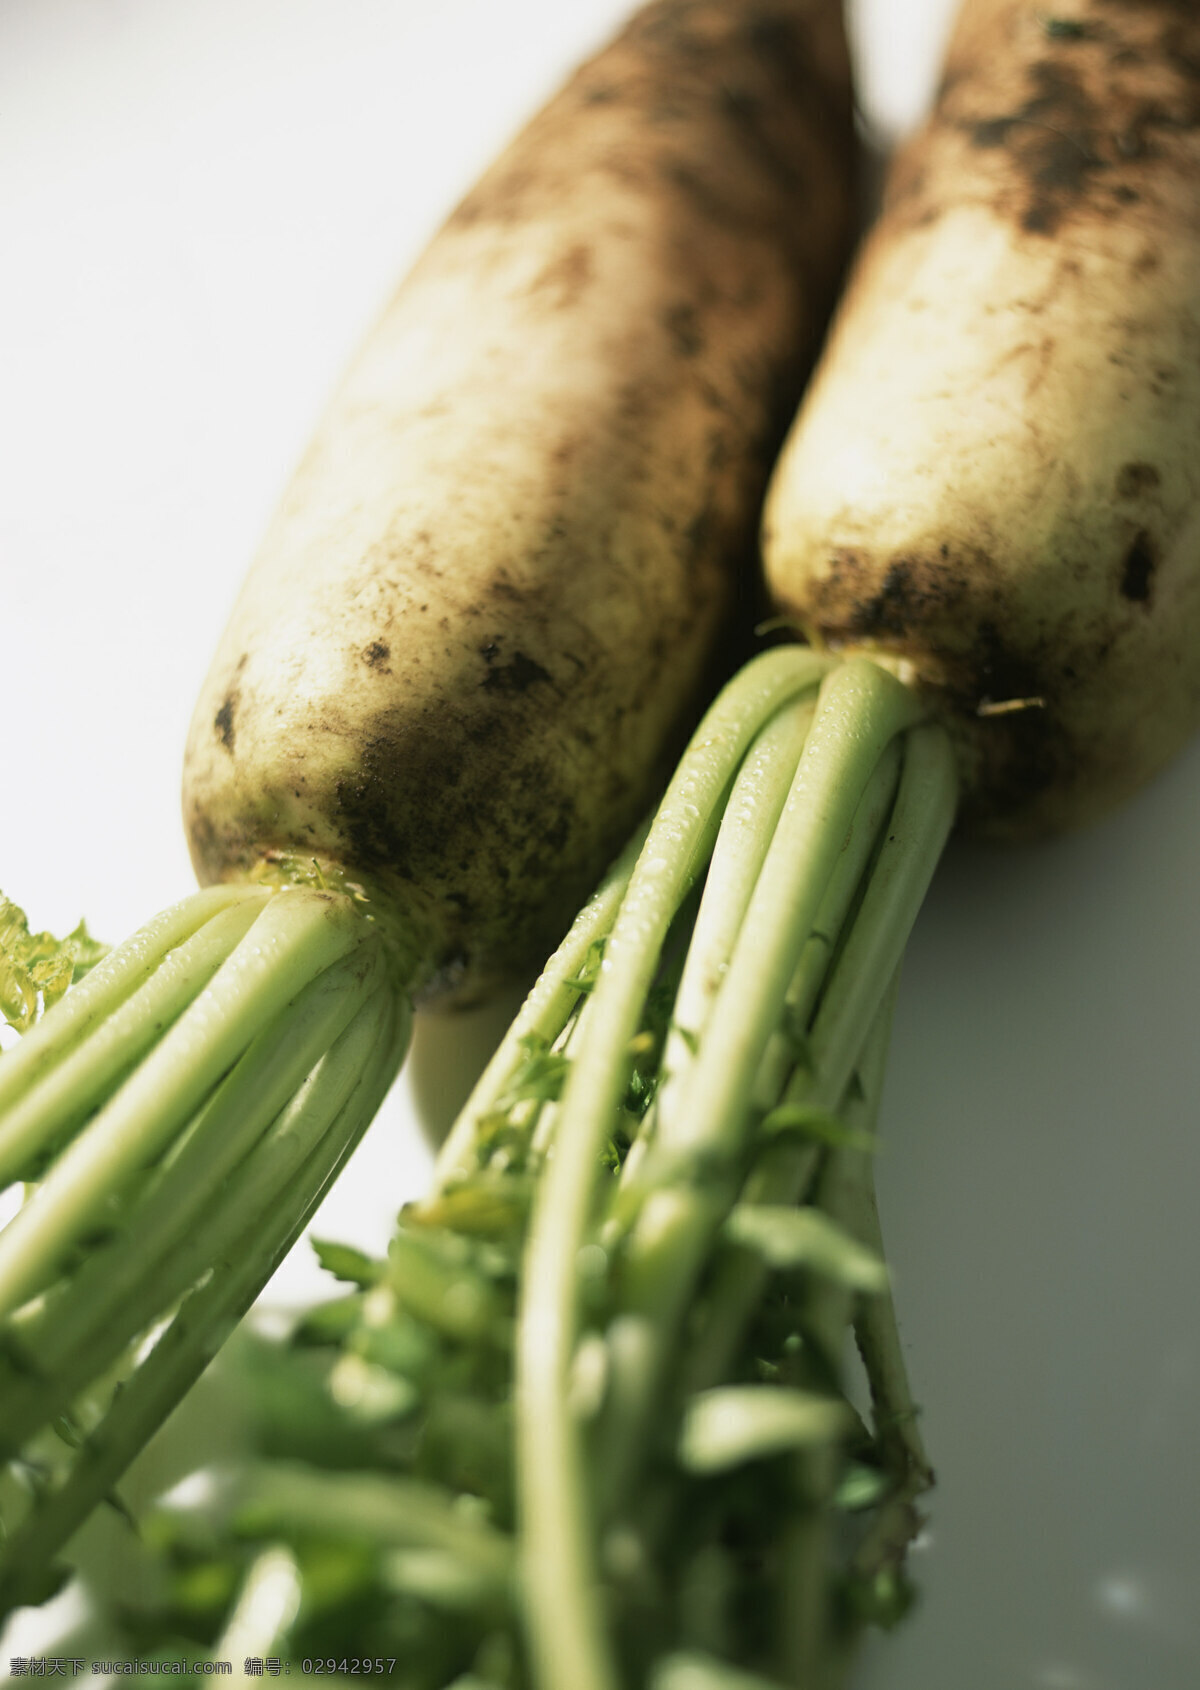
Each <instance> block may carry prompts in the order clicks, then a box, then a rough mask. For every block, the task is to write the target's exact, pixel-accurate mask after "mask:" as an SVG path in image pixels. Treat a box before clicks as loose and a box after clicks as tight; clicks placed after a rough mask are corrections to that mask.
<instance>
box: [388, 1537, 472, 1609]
mask: <svg viewBox="0 0 1200 1690" xmlns="http://www.w3.org/2000/svg"><path fill="white" fill-rule="evenodd" d="M382 1579H383V1583H384V1584H385V1585H387V1586H388V1588H389V1589H391V1590H395V1591H398V1592H400V1593H401V1594H403V1595H406V1596H415V1597H416V1598H417V1599H418V1600H419V1601H421V1602H428V1603H429V1604H430V1606H431V1607H434V1608H443V1609H449V1610H450V1611H452V1612H453V1611H455V1610H459V1611H465V1612H467V1613H470V1612H472V1611H473V1610H475V1609H477V1608H478V1607H479V1606H480V1605H481V1604H482V1603H485V1602H488V1601H489V1600H491V1599H492V1598H493V1597H494V1595H495V1581H494V1580H493V1579H490V1578H487V1577H484V1576H483V1575H481V1573H480V1572H479V1570H478V1569H477V1568H475V1567H472V1566H471V1565H470V1564H469V1563H467V1562H464V1561H462V1560H460V1558H459V1557H458V1556H456V1555H451V1554H450V1553H449V1551H448V1550H445V1549H396V1550H393V1551H391V1553H389V1554H388V1555H386V1556H385V1557H384V1560H383V1566H382Z"/></svg>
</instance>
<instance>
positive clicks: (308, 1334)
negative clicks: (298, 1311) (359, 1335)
mask: <svg viewBox="0 0 1200 1690" xmlns="http://www.w3.org/2000/svg"><path fill="white" fill-rule="evenodd" d="M362 1306H363V1297H362V1292H361V1291H348V1292H347V1293H346V1295H345V1296H344V1297H331V1298H330V1299H329V1301H328V1302H325V1303H314V1304H313V1306H312V1308H310V1309H306V1310H305V1311H304V1315H303V1316H302V1318H301V1319H300V1320H299V1321H298V1323H297V1324H296V1326H295V1327H294V1328H293V1330H292V1332H291V1334H290V1336H289V1339H288V1342H289V1343H291V1344H293V1345H295V1347H296V1348H297V1349H306V1348H309V1347H313V1348H316V1347H319V1346H320V1345H323V1344H340V1343H341V1342H342V1341H343V1340H344V1339H346V1338H348V1337H349V1336H350V1334H351V1333H352V1332H353V1331H354V1330H355V1328H356V1327H357V1326H358V1324H359V1322H360V1320H361V1319H362Z"/></svg>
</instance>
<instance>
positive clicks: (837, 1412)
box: [679, 1385, 853, 1473]
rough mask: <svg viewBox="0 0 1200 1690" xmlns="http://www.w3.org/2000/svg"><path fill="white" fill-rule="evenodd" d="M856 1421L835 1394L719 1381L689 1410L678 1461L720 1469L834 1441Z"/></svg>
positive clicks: (694, 1469) (695, 1468)
mask: <svg viewBox="0 0 1200 1690" xmlns="http://www.w3.org/2000/svg"><path fill="white" fill-rule="evenodd" d="M852 1424H853V1416H852V1414H851V1413H850V1410H849V1409H848V1408H847V1407H846V1405H845V1403H843V1402H839V1401H837V1400H836V1399H835V1398H833V1397H822V1396H817V1395H816V1394H815V1393H813V1392H811V1391H797V1390H791V1389H786V1388H784V1387H781V1386H775V1385H719V1386H717V1387H716V1388H715V1389H713V1390H711V1391H702V1392H701V1393H700V1394H699V1395H698V1396H695V1397H693V1398H692V1400H691V1402H690V1403H689V1404H688V1406H687V1408H686V1409H685V1411H684V1420H683V1429H682V1432H681V1434H680V1439H679V1459H680V1461H681V1462H682V1463H683V1465H684V1467H686V1468H687V1469H688V1471H689V1472H691V1473H720V1472H724V1471H726V1470H727V1469H728V1468H730V1467H740V1466H742V1465H743V1464H744V1463H745V1462H747V1461H759V1460H762V1459H764V1458H765V1457H767V1456H772V1455H779V1454H781V1453H783V1452H784V1451H785V1450H793V1449H811V1448H812V1447H813V1446H814V1445H818V1444H827V1443H832V1442H834V1441H836V1440H837V1439H839V1438H841V1437H842V1435H843V1434H844V1433H845V1432H847V1431H848V1430H849V1429H850V1427H851V1426H852Z"/></svg>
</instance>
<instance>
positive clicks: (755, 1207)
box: [725, 1203, 888, 1291]
mask: <svg viewBox="0 0 1200 1690" xmlns="http://www.w3.org/2000/svg"><path fill="white" fill-rule="evenodd" d="M725 1236H726V1238H727V1239H729V1240H730V1241H731V1242H732V1243H734V1244H740V1245H742V1246H743V1247H744V1248H745V1249H748V1250H754V1251H755V1252H756V1253H757V1254H758V1255H760V1256H761V1257H762V1258H763V1260H764V1261H765V1262H766V1263H767V1264H768V1266H770V1267H773V1268H798V1267H799V1268H810V1269H811V1270H812V1271H813V1272H814V1273H819V1274H821V1275H822V1276H823V1277H824V1278H826V1279H832V1280H834V1281H835V1283H837V1284H838V1285H844V1286H846V1288H847V1289H848V1290H850V1291H883V1290H886V1288H887V1283H888V1272H887V1268H886V1267H885V1266H884V1264H883V1263H882V1262H881V1261H880V1259H879V1257H878V1256H877V1255H876V1254H875V1253H874V1251H872V1250H868V1249H867V1248H866V1246H865V1245H863V1244H860V1243H859V1242H858V1240H857V1239H856V1238H852V1237H851V1236H850V1234H849V1233H848V1232H847V1231H846V1230H845V1229H844V1228H843V1227H841V1226H839V1225H838V1223H837V1222H836V1221H834V1220H830V1218H829V1216H828V1215H826V1214H823V1213H822V1211H821V1210H820V1209H812V1208H803V1209H793V1208H789V1207H787V1206H786V1205H784V1204H775V1203H739V1204H738V1205H737V1206H736V1207H735V1208H734V1209H733V1210H732V1212H731V1213H730V1215H729V1218H728V1220H727V1221H726V1222H725Z"/></svg>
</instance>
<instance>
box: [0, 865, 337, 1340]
mask: <svg viewBox="0 0 1200 1690" xmlns="http://www.w3.org/2000/svg"><path fill="white" fill-rule="evenodd" d="M240 914H241V910H240V909H234V910H231V911H228V912H226V914H225V915H221V916H217V917H215V918H214V921H213V922H212V923H211V924H210V925H211V926H215V925H216V924H217V923H219V922H224V921H225V920H227V919H229V918H231V917H234V916H240ZM366 932H369V929H368V928H367V927H366V924H365V923H364V921H363V918H362V916H361V915H360V913H359V912H358V910H357V908H356V906H355V905H354V904H352V903H351V902H350V901H349V900H348V899H345V898H342V897H337V896H334V895H331V894H327V893H320V892H301V891H285V892H280V893H278V894H276V895H274V896H273V897H270V898H269V899H267V900H266V902H265V903H264V904H263V906H262V907H261V912H260V913H259V914H258V916H257V918H256V919H255V920H254V925H253V928H252V929H251V931H250V932H249V933H248V934H247V935H246V937H245V938H244V939H243V940H242V941H241V943H240V944H238V946H237V948H236V949H235V950H234V951H233V954H232V955H231V956H229V957H228V958H227V960H225V961H224V962H222V963H221V965H220V967H219V969H218V970H217V971H216V972H215V973H214V974H213V976H212V980H211V985H210V986H209V989H208V991H207V992H205V993H204V994H203V995H202V996H200V997H199V998H198V999H197V1000H196V1001H195V1002H193V1003H191V1004H190V1007H189V1008H188V1009H187V1010H185V1012H184V1013H183V1014H182V1016H180V1018H179V1019H178V1020H177V1021H175V1022H174V1024H173V1025H172V1026H171V1027H170V1028H169V1029H168V1031H167V1032H166V1034H165V1035H164V1036H163V1037H162V1039H161V1040H160V1042H159V1043H158V1044H157V1045H155V1047H154V1048H153V1049H152V1050H151V1051H150V1053H149V1054H148V1055H147V1056H146V1058H145V1060H144V1061H143V1062H141V1064H140V1065H139V1066H138V1067H137V1068H136V1069H135V1070H134V1072H133V1073H132V1074H131V1075H130V1077H129V1079H128V1080H126V1082H125V1084H124V1085H123V1086H122V1087H121V1088H120V1090H119V1091H118V1092H117V1093H116V1094H115V1095H114V1096H113V1097H112V1098H111V1099H110V1101H109V1102H108V1104H107V1105H105V1107H104V1108H102V1109H101V1110H100V1112H99V1113H98V1114H97V1115H96V1116H95V1117H94V1118H93V1119H92V1120H91V1121H90V1122H89V1124H88V1126H87V1127H86V1128H85V1129H84V1130H83V1131H82V1132H81V1133H80V1134H79V1135H78V1137H77V1138H76V1139H75V1140H74V1141H73V1143H72V1144H71V1145H70V1146H69V1147H68V1148H67V1150H66V1151H64V1153H63V1154H62V1156H61V1157H60V1158H59V1160H58V1161H57V1162H56V1163H55V1164H54V1166H53V1167H52V1168H51V1170H50V1172H49V1173H48V1174H47V1176H46V1178H45V1180H44V1181H43V1182H42V1184H41V1185H40V1186H39V1187H38V1189H37V1190H36V1191H35V1192H34V1195H33V1196H32V1198H31V1199H30V1201H29V1202H28V1203H27V1204H26V1205H25V1207H24V1208H23V1209H22V1210H21V1211H20V1212H19V1213H18V1214H17V1215H16V1217H15V1218H14V1219H13V1221H12V1222H10V1224H9V1225H8V1226H7V1227H6V1228H5V1230H4V1232H3V1233H0V1315H2V1314H5V1313H10V1312H11V1311H12V1310H14V1309H16V1308H19V1307H20V1305H21V1304H22V1303H23V1302H25V1301H26V1300H27V1299H28V1298H29V1297H31V1296H33V1295H34V1294H35V1293H36V1292H38V1291H40V1290H42V1289H43V1287H44V1286H45V1285H46V1284H47V1283H48V1282H49V1281H50V1280H51V1279H52V1278H53V1276H54V1274H55V1272H56V1270H57V1268H58V1266H59V1263H60V1262H61V1261H62V1260H63V1258H64V1257H65V1256H66V1255H67V1254H68V1253H69V1251H70V1250H71V1249H72V1248H73V1247H74V1246H75V1245H77V1244H78V1243H79V1242H80V1241H81V1239H82V1238H83V1237H84V1236H85V1235H86V1234H87V1233H88V1231H89V1230H91V1229H92V1228H93V1227H95V1226H96V1225H97V1224H98V1223H99V1222H101V1221H102V1220H103V1219H104V1216H105V1211H106V1208H107V1206H108V1204H109V1201H110V1199H111V1197H112V1196H113V1194H115V1193H116V1192H117V1191H119V1190H120V1188H121V1187H122V1185H123V1184H124V1183H125V1182H126V1181H127V1180H128V1179H129V1177H130V1176H131V1175H132V1174H133V1173H135V1172H136V1170H137V1169H138V1168H140V1167H144V1166H146V1165H147V1164H148V1163H149V1162H151V1161H152V1160H153V1159H154V1158H155V1157H156V1156H158V1155H160V1154H161V1153H162V1151H163V1150H164V1148H165V1147H166V1145H167V1144H168V1143H169V1141H170V1139H171V1137H172V1136H173V1135H174V1134H175V1133H177V1132H178V1131H179V1130H180V1129H181V1128H183V1127H184V1126H185V1125H186V1124H187V1122H188V1120H189V1119H190V1118H191V1116H192V1115H193V1114H194V1112H195V1109H196V1105H197V1102H198V1101H201V1100H203V1099H204V1098H205V1097H206V1096H207V1095H208V1093H209V1092H210V1091H211V1090H212V1088H213V1087H214V1086H215V1085H216V1084H217V1082H218V1081H219V1080H220V1079H221V1077H222V1076H223V1075H224V1074H225V1073H226V1072H227V1071H228V1069H229V1068H230V1067H231V1066H232V1065H233V1063H235V1062H236V1061H237V1059H238V1058H239V1057H240V1056H241V1055H242V1053H243V1052H244V1051H245V1050H246V1048H247V1046H248V1045H249V1044H250V1043H251V1041H252V1040H253V1039H254V1038H255V1037H256V1035H257V1034H258V1033H259V1032H261V1031H262V1029H263V1028H264V1027H265V1026H267V1025H268V1024H269V1023H270V1022H271V1021H273V1020H274V1019H275V1018H276V1017H277V1016H279V1015H280V1014H281V1012H282V1011H283V1010H284V1009H285V1007H286V1005H287V1003H288V1000H289V999H290V998H291V997H293V996H294V995H295V993H296V990H297V987H298V986H299V985H301V984H303V983H304V982H306V981H307V980H309V979H311V978H313V977H314V976H315V975H317V974H319V973H320V972H321V971H322V970H324V969H325V968H327V967H329V966H330V965H331V964H332V963H334V962H336V961H337V960H338V958H339V957H341V956H344V955H345V954H346V952H347V951H348V950H350V949H351V947H352V946H354V945H356V944H357V943H359V942H361V940H362V939H363V937H364V934H365V933H366ZM184 948H186V947H184ZM169 963H170V959H168V962H167V963H164V965H163V968H162V969H160V971H159V973H160V974H161V973H162V972H163V971H164V970H165V969H166V968H167V967H168V966H169ZM153 984H154V981H153V980H152V981H151V982H150V985H151V986H153ZM67 1001H69V999H68V1000H67ZM173 1001H174V999H173V998H172V1002H173ZM141 1013H142V1014H143V1015H144V1014H146V1013H147V1010H146V1007H145V1006H144V1007H143V1009H142V1011H141ZM121 1015H122V1011H118V1014H117V1019H120V1017H121ZM48 1020H49V1017H47V1021H48ZM150 1026H151V1027H154V1026H155V1023H154V1021H153V1020H151V1021H150ZM103 1031H104V1029H101V1030H100V1032H99V1033H98V1034H97V1037H96V1039H95V1040H93V1041H91V1043H96V1042H102V1036H103ZM91 1043H89V1045H85V1046H84V1047H82V1049H81V1051H80V1053H79V1054H80V1056H81V1058H83V1059H85V1063H86V1058H87V1055H88V1052H89V1050H90V1048H91ZM105 1048H106V1049H107V1047H105ZM106 1060H107V1057H106ZM87 1077H88V1076H87V1074H86V1072H85V1074H84V1075H82V1076H80V1077H79V1084H80V1086H81V1089H85V1087H86V1080H87ZM54 1078H55V1077H54V1076H53V1075H51V1076H50V1077H49V1080H48V1082H47V1084H48V1086H49V1088H50V1089H51V1091H52V1094H53V1095H52V1105H53V1108H54V1109H63V1110H64V1111H65V1112H66V1113H67V1114H69V1113H70V1111H71V1109H72V1108H73V1107H74V1101H73V1100H72V1099H67V1098H64V1097H63V1095H62V1092H61V1088H60V1087H57V1086H55V1084H54ZM37 1098H38V1093H31V1094H30V1096H29V1097H28V1098H27V1099H26V1104H27V1106H28V1107H29V1108H30V1110H32V1109H33V1107H34V1105H35V1103H36V1101H37ZM47 1111H48V1113H47V1116H46V1122H47V1125H46V1126H45V1127H44V1128H43V1131H44V1132H45V1133H46V1134H47V1135H52V1134H54V1133H56V1132H57V1131H58V1124H57V1123H58V1120H59V1119H60V1117H59V1116H57V1115H55V1114H53V1113H52V1112H51V1106H50V1105H48V1106H47ZM31 1130H32V1128H31Z"/></svg>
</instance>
